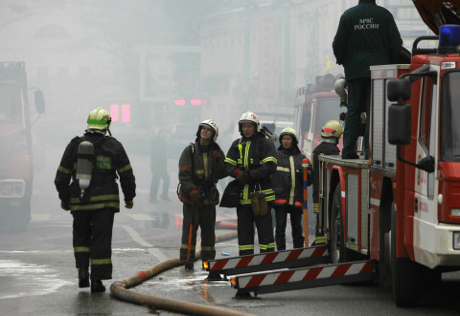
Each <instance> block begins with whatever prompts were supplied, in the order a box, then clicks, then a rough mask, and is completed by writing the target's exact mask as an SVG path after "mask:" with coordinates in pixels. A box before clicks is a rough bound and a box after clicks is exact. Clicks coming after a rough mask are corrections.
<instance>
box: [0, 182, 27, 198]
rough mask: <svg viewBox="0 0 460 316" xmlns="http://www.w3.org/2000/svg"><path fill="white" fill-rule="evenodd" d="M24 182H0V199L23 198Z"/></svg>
mask: <svg viewBox="0 0 460 316" xmlns="http://www.w3.org/2000/svg"><path fill="white" fill-rule="evenodd" d="M24 190H25V182H24V180H0V197H2V198H19V197H23V196H24Z"/></svg>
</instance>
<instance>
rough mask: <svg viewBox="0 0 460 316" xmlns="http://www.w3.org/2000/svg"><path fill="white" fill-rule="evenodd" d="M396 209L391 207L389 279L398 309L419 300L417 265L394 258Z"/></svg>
mask: <svg viewBox="0 0 460 316" xmlns="http://www.w3.org/2000/svg"><path fill="white" fill-rule="evenodd" d="M396 233H397V232H396V209H395V205H394V202H393V203H392V205H391V234H390V236H391V276H392V277H391V279H392V285H393V297H394V300H395V303H396V306H398V307H411V306H416V305H417V304H418V302H419V301H420V299H421V295H422V293H421V286H420V285H421V284H420V282H419V280H420V275H419V265H418V264H417V263H415V262H413V261H411V260H410V259H409V258H396V238H397V236H396Z"/></svg>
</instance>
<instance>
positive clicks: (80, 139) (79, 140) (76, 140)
mask: <svg viewBox="0 0 460 316" xmlns="http://www.w3.org/2000/svg"><path fill="white" fill-rule="evenodd" d="M82 141H83V139H82V138H81V137H80V136H75V137H74V138H72V140H71V142H72V143H76V144H80V143H81V142H82Z"/></svg>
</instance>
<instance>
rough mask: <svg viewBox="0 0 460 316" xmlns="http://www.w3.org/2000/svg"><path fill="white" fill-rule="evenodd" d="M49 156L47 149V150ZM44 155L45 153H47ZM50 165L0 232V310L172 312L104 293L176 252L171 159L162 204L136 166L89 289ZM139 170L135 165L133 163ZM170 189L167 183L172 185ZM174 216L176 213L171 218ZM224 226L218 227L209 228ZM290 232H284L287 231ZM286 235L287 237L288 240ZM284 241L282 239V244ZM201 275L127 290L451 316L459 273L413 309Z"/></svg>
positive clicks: (299, 311) (293, 308)
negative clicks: (15, 222) (106, 260)
mask: <svg viewBox="0 0 460 316" xmlns="http://www.w3.org/2000/svg"><path fill="white" fill-rule="evenodd" d="M54 156H55V155H54ZM54 156H52V157H54ZM131 160H132V164H133V166H145V165H147V163H148V158H147V157H145V156H141V155H139V156H131ZM57 163H58V160H57V162H56V158H54V160H53V159H50V160H49V162H48V164H49V165H50V166H51V167H50V168H51V169H52V170H53V171H52V172H50V171H49V168H46V166H45V167H43V168H42V169H41V170H39V171H38V172H37V173H36V175H37V176H36V181H35V192H34V197H33V207H34V208H33V218H32V222H31V224H30V226H29V229H28V230H27V232H25V233H8V232H0V314H1V315H149V314H150V315H151V314H154V315H155V314H156V315H176V313H173V312H169V311H165V310H158V309H155V307H149V306H139V305H134V304H132V303H127V302H123V301H120V300H119V299H117V298H114V297H112V296H111V295H110V294H109V291H108V287H109V286H110V284H111V283H112V282H114V281H116V280H120V279H122V278H125V277H128V276H131V275H134V274H135V273H137V272H139V271H142V270H146V269H148V268H149V267H151V266H153V265H156V264H158V263H160V262H163V261H165V260H167V259H171V258H177V257H178V254H179V250H178V249H179V246H180V235H181V230H180V223H177V224H178V225H176V219H179V218H180V215H181V213H182V211H181V204H180V202H179V201H178V200H177V198H176V197H175V193H174V189H175V184H176V183H175V182H176V180H175V179H176V175H175V172H176V170H175V169H176V168H177V167H176V166H177V165H176V164H177V162H176V161H170V162H168V163H169V168H168V169H170V174H171V183H172V184H171V189H170V192H169V193H170V194H169V196H170V198H171V199H172V201H169V202H158V203H155V204H149V203H148V198H147V197H148V194H147V193H148V189H149V181H150V173H149V172H143V171H142V170H140V171H141V172H137V173H136V168H134V170H135V173H136V176H137V181H138V197H137V198H136V199H135V206H134V209H132V210H126V209H122V211H121V213H119V214H117V215H116V219H115V225H114V236H113V256H112V260H113V264H114V273H113V280H107V281H105V282H104V284H105V285H106V287H107V291H106V292H105V293H97V294H91V293H90V292H89V289H79V288H78V287H77V272H76V269H75V268H74V259H73V252H72V242H71V225H72V218H71V215H70V214H69V213H67V212H65V211H62V210H61V209H60V208H59V201H58V200H57V197H56V196H57V194H56V193H55V191H54V187H53V186H52V181H53V178H54V172H55V171H54V170H55V168H56V167H55V165H56V166H57ZM138 170H139V168H138ZM173 187H174V188H173ZM178 216H179V217H178ZM234 216H235V211H234V210H229V209H220V210H218V218H232V217H234ZM226 232H228V231H223V230H218V231H217V234H221V233H226ZM289 234H290V232H289V231H288V236H289ZM289 240H290V238H289V237H288V241H289ZM288 246H289V243H288ZM216 248H217V253H218V257H221V253H229V254H230V255H231V256H234V255H236V254H237V249H238V247H237V242H236V240H229V241H225V242H222V243H219V244H218V245H217V246H216ZM206 276H207V273H206V272H204V271H201V270H200V262H197V263H196V264H195V271H194V272H193V273H189V272H185V270H184V268H183V267H177V268H173V269H171V270H168V271H166V272H164V273H162V274H160V275H158V276H155V277H153V278H151V279H149V280H147V281H145V282H144V283H142V284H140V285H138V286H136V287H134V288H132V289H130V291H135V292H139V293H145V294H149V295H154V296H157V297H164V298H170V299H178V300H183V301H187V302H194V303H199V304H204V305H215V306H220V307H224V308H228V309H232V310H236V311H241V312H245V313H252V314H254V315H264V316H271V315H282V314H284V315H369V314H373V315H394V314H397V315H440V314H442V315H458V313H459V312H460V307H459V305H458V303H457V302H458V297H459V294H460V290H459V289H460V277H458V275H453V278H454V279H453V280H452V281H450V282H444V283H443V284H444V285H443V289H433V291H432V292H431V293H429V294H428V295H426V296H425V297H424V300H423V302H422V304H421V306H420V307H418V308H412V309H400V308H397V307H395V305H394V303H393V300H392V297H391V292H390V291H389V290H386V289H382V288H379V287H377V286H373V285H365V286H363V285H360V286H331V287H324V288H316V289H304V290H297V291H289V292H282V293H272V294H264V295H260V296H259V297H260V299H256V300H249V301H247V300H235V299H233V296H234V295H235V293H236V290H234V289H233V288H231V287H230V283H229V282H225V281H223V282H206V281H205V280H204V279H205V277H206Z"/></svg>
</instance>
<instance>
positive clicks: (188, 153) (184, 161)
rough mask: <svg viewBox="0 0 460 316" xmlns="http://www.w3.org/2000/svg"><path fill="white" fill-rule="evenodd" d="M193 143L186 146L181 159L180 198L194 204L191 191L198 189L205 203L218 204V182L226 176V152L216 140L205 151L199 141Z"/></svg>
mask: <svg viewBox="0 0 460 316" xmlns="http://www.w3.org/2000/svg"><path fill="white" fill-rule="evenodd" d="M192 144H193V145H189V146H187V147H185V149H184V150H183V152H182V155H181V156H180V159H179V182H180V191H179V199H180V200H181V201H182V202H183V203H186V204H192V201H191V199H190V191H192V190H194V189H198V190H199V191H201V192H202V193H203V194H204V196H205V198H204V200H203V201H202V203H203V204H205V205H217V204H219V191H217V189H216V183H217V181H218V180H219V179H222V178H224V177H225V176H226V175H225V173H224V166H223V163H224V159H225V154H224V153H223V151H222V149H220V147H219V145H217V144H216V143H214V142H211V144H209V145H208V146H207V148H206V151H205V152H202V150H201V149H200V143H199V141H196V142H195V143H192ZM191 146H192V147H191ZM192 151H193V152H192ZM213 152H217V154H213ZM192 159H193V161H192Z"/></svg>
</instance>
